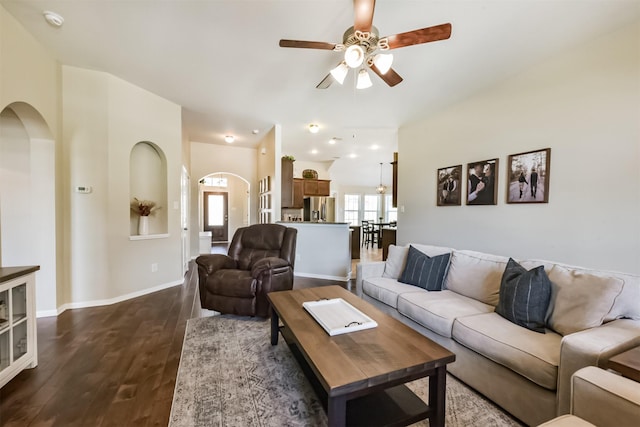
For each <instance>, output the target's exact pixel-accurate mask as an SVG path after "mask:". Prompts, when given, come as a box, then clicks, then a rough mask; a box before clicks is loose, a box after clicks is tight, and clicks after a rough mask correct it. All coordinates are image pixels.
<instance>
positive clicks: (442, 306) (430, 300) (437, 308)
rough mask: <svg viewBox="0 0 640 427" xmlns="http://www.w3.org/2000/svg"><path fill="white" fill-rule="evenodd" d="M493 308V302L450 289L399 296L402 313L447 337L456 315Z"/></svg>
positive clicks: (466, 314)
mask: <svg viewBox="0 0 640 427" xmlns="http://www.w3.org/2000/svg"><path fill="white" fill-rule="evenodd" d="M492 311H493V306H490V305H488V304H484V303H481V302H480V301H476V300H474V299H472V298H468V297H465V296H463V295H460V294H457V293H455V292H452V291H446V290H445V291H441V292H427V291H424V292H408V293H403V294H402V295H400V296H399V297H398V312H399V313H400V314H402V315H404V316H406V317H408V318H409V319H411V320H413V321H414V322H416V323H419V324H420V325H422V326H424V327H425V328H427V329H430V330H432V331H433V332H435V333H437V334H438V335H442V336H443V337H447V338H451V328H452V326H453V321H454V320H455V319H456V318H458V317H461V316H470V315H473V314H480V313H491V312H492Z"/></svg>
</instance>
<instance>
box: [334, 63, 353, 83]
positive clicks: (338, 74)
mask: <svg viewBox="0 0 640 427" xmlns="http://www.w3.org/2000/svg"><path fill="white" fill-rule="evenodd" d="M348 72H349V67H347V64H346V63H345V62H344V61H343V62H341V63H340V64H338V66H337V67H336V68H334V69H333V70H331V75H332V76H333V78H334V79H336V81H337V82H338V83H340V84H342V83H344V79H345V77H347V73H348Z"/></svg>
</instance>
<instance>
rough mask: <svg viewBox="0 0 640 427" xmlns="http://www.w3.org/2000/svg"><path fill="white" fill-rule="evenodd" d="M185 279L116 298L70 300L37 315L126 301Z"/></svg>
mask: <svg viewBox="0 0 640 427" xmlns="http://www.w3.org/2000/svg"><path fill="white" fill-rule="evenodd" d="M183 283H184V279H180V280H174V281H173V282H169V283H163V284H162V285H158V286H154V287H152V288H148V289H143V290H141V291H136V292H131V293H129V294H125V295H120V296H117V297H115V298H110V299H102V300H94V301H82V302H70V303H67V304H62V305H61V306H60V307H58V309H57V310H42V311H36V317H51V316H59V315H60V314H61V313H63V312H64V311H65V310H71V309H74V308H87V307H100V306H103V305H111V304H115V303H118V302H122V301H126V300H129V299H132V298H137V297H141V296H143V295H147V294H152V293H154V292H158V291H162V290H164V289H168V288H172V287H174V286H178V285H182V284H183Z"/></svg>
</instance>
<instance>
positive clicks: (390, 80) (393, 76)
mask: <svg viewBox="0 0 640 427" xmlns="http://www.w3.org/2000/svg"><path fill="white" fill-rule="evenodd" d="M370 68H371V71H373V72H374V73H376V74H377V75H378V76H379V77H380V78H381V79H382V80H384V81H385V83H386V84H388V85H389V86H391V87H394V86H395V85H397V84H398V83H400V82H401V81H402V77H400V75H399V74H398V73H396V72H395V71H394V70H393V68H390V69H389V71H387V72H386V73H385V74H382V73H381V72H380V70H379V69H378V67H376V65H375V64H371V67H370Z"/></svg>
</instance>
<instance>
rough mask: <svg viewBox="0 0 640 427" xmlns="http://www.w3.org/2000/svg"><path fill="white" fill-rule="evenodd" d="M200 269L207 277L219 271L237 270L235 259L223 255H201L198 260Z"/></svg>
mask: <svg viewBox="0 0 640 427" xmlns="http://www.w3.org/2000/svg"><path fill="white" fill-rule="evenodd" d="M196 264H198V269H199V270H200V269H202V270H203V272H205V273H206V274H207V275H210V274H212V273H214V272H216V271H218V270H223V269H232V268H236V262H235V261H234V260H233V258H231V257H229V256H227V255H223V254H212V255H200V256H199V257H198V258H196Z"/></svg>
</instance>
